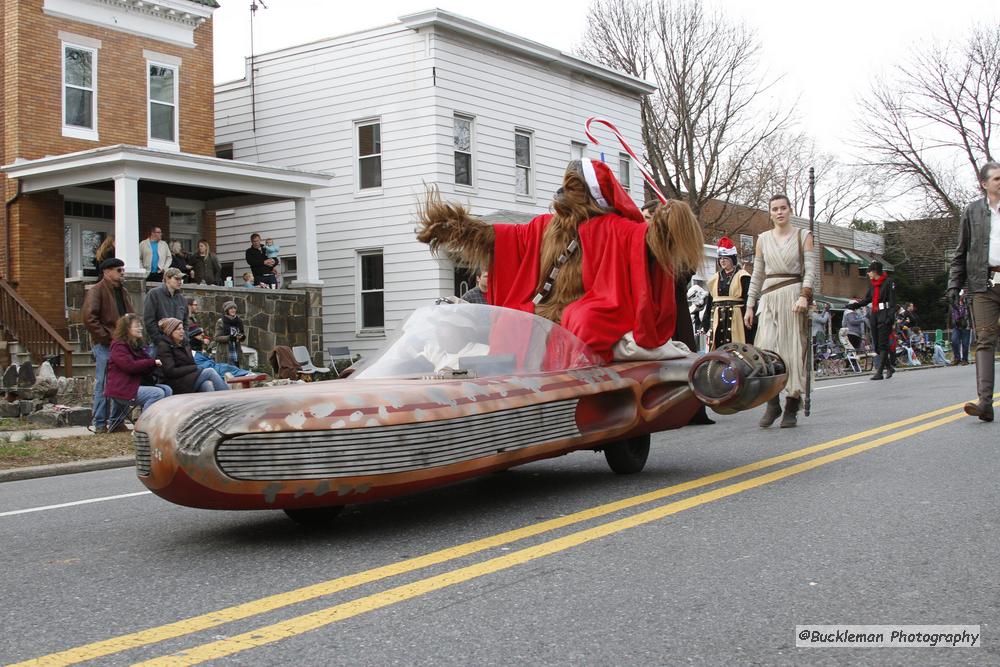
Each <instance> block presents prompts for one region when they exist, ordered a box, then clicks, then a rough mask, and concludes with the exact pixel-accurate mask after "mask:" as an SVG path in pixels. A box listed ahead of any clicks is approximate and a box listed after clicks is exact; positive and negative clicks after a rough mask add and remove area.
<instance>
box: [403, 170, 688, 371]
mask: <svg viewBox="0 0 1000 667" xmlns="http://www.w3.org/2000/svg"><path fill="white" fill-rule="evenodd" d="M553 207H554V209H555V211H556V213H555V215H541V216H538V217H536V218H535V219H533V220H532V221H531V222H529V223H527V224H525V225H502V224H498V225H495V226H491V225H489V224H487V223H485V222H482V221H480V220H476V219H474V218H471V217H469V216H468V215H467V214H466V212H465V210H464V209H463V208H462V207H460V206H456V205H453V204H448V203H444V202H441V201H440V199H439V197H438V196H437V194H436V193H434V192H432V193H430V195H429V196H428V200H427V202H426V204H425V206H424V208H423V210H422V211H421V219H420V225H421V226H420V228H419V229H418V235H417V239H418V240H420V241H422V242H424V243H428V244H430V246H431V249H432V251H435V252H438V251H444V252H446V253H447V254H449V255H450V256H452V257H453V258H455V259H456V260H457V261H458V262H460V263H462V264H465V265H467V266H479V267H484V266H488V267H489V272H490V290H489V292H487V296H488V298H489V302H490V304H493V305H498V306H505V307H508V308H514V309H517V310H522V311H526V312H530V313H535V314H537V315H540V316H542V317H545V318H547V319H550V320H552V321H554V322H557V323H559V324H561V325H562V326H563V327H564V328H566V329H568V330H569V331H570V332H572V333H573V334H574V335H576V336H577V337H578V338H579V339H580V340H582V341H583V342H585V343H587V344H588V345H589V346H590V347H591V348H592V349H593V350H594V352H595V353H597V354H598V355H600V356H601V357H602V358H603V359H604V360H605V361H610V360H611V359H612V358H615V356H616V355H615V351H616V350H619V354H620V351H621V350H625V349H627V350H628V351H629V352H630V353H635V352H638V355H637V356H632V357H630V358H647V359H648V358H667V357H670V356H675V357H676V356H683V355H684V354H686V353H687V352H688V350H687V349H686V348H684V346H674V345H673V344H668V342H669V341H670V340H671V337H672V336H673V335H674V332H675V326H676V323H677V321H676V318H677V300H676V294H677V285H676V283H675V281H674V277H673V276H674V274H675V273H683V272H685V271H688V270H693V268H696V267H697V263H698V262H700V250H701V242H702V238H701V229H700V227H699V226H698V223H697V220H695V219H694V216H693V215H692V214H691V212H690V209H688V208H687V206H686V205H685V204H683V203H682V202H676V201H675V202H668V203H667V204H666V205H664V206H662V207H661V211H659V212H658V213H657V214H656V217H655V218H654V220H653V222H652V223H649V224H647V223H646V222H644V221H643V219H642V214H641V213H640V212H639V210H638V208H636V206H635V204H634V203H633V202H632V200H631V198H630V197H629V196H628V194H627V193H626V192H625V191H624V190H623V189H622V187H621V185H620V184H619V183H618V181H617V180H616V179H615V177H614V175H613V174H612V173H611V170H610V169H609V168H608V166H607V165H605V164H604V163H601V162H595V161H592V160H588V159H583V160H574V161H572V162H570V164H569V166H568V167H567V169H566V173H565V175H564V177H563V187H562V188H561V189H560V191H559V192H558V193H557V194H556V197H555V200H554V202H553ZM675 239H689V240H691V241H689V242H688V243H687V244H686V246H685V247H686V248H687V250H685V251H684V252H682V253H675V252H674V249H675V248H676V247H677V241H676V240H675ZM574 242H576V243H575V244H574ZM577 245H578V247H577ZM678 255H684V256H683V257H678ZM629 334H631V336H630V335H629ZM636 348H640V349H638V350H636ZM641 355H645V356H641Z"/></svg>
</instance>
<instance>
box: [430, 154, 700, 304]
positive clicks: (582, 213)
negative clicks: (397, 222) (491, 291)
mask: <svg viewBox="0 0 1000 667" xmlns="http://www.w3.org/2000/svg"><path fill="white" fill-rule="evenodd" d="M595 194H596V195H597V197H600V201H599V200H598V198H596V197H595ZM615 207H617V208H615ZM552 210H553V211H554V215H553V216H552V219H551V220H550V221H549V223H548V225H547V226H546V227H545V231H544V233H543V237H542V243H541V247H540V252H539V255H538V259H537V261H538V269H539V272H538V284H537V285H536V292H539V293H541V292H542V291H543V288H544V284H545V282H546V279H547V278H548V276H549V275H550V273H551V271H552V269H553V268H554V267H555V266H556V264H557V261H558V259H559V256H560V255H562V254H563V253H565V251H566V249H567V248H568V247H569V245H570V243H571V242H572V241H574V240H578V239H579V227H580V225H581V224H583V223H584V222H586V221H587V220H590V219H592V218H595V217H599V216H603V215H607V214H608V213H614V214H617V215H619V216H622V219H621V220H620V223H621V224H643V223H642V222H641V220H642V215H641V214H640V213H639V211H638V209H637V208H636V207H635V204H634V203H633V202H632V201H631V199H630V198H628V195H627V194H626V193H625V192H624V190H622V188H621V186H620V185H619V184H618V182H617V181H616V180H615V178H614V176H613V175H612V174H611V173H610V170H609V169H608V167H607V165H604V164H603V163H594V162H591V161H589V160H586V161H585V160H573V161H571V162H570V163H569V164H568V165H567V168H566V172H565V173H564V174H563V185H562V187H561V188H560V189H559V190H558V192H556V195H555V197H554V198H553V201H552ZM495 238H496V237H495V233H494V229H493V227H492V226H491V225H490V224H488V223H486V222H483V221H482V220H479V219H477V218H474V217H472V216H471V215H469V213H468V211H467V210H466V209H465V208H464V207H463V206H461V205H460V204H453V203H449V202H444V201H442V199H441V196H440V194H439V192H438V191H437V189H436V188H429V189H428V192H427V198H426V199H425V200H424V202H423V203H422V204H421V206H420V210H419V211H418V226H417V240H418V241H420V242H422V243H427V244H428V245H430V247H431V251H432V252H434V253H435V254H437V255H445V256H447V257H449V258H450V259H452V260H453V261H455V262H456V263H457V264H459V265H462V266H467V267H483V268H485V267H488V266H490V264H491V262H492V261H493V249H494V241H495ZM645 238H646V247H647V254H648V255H649V256H650V257H652V258H653V259H654V260H655V261H656V262H657V263H659V264H660V266H661V267H663V268H664V269H665V270H666V271H668V272H670V273H671V274H672V275H684V274H687V273H693V272H695V271H696V270H697V269H698V268H699V267H700V265H701V261H702V252H703V243H704V238H703V236H702V233H701V227H700V226H699V224H698V221H697V220H696V219H695V217H694V215H693V214H692V212H691V209H690V208H689V207H688V206H687V204H685V203H683V202H679V201H670V202H667V203H666V204H665V205H663V206H660V207H659V209H658V210H657V211H656V214H655V215H654V216H653V219H652V221H650V223H649V224H648V227H647V230H646V234H645ZM584 252H587V249H586V248H583V249H581V250H580V251H578V252H574V253H572V254H570V255H569V258H568V259H567V260H566V262H565V263H564V264H562V265H561V266H560V267H559V272H558V275H557V276H556V277H555V279H554V280H553V281H552V287H551V289H550V290H548V291H547V293H545V294H544V295H543V298H542V300H541V302H540V303H537V304H536V305H535V307H534V312H535V314H537V315H540V316H542V317H545V318H547V319H550V320H552V321H554V322H559V321H560V319H561V317H562V312H563V310H564V309H565V308H566V306H568V305H569V304H570V303H573V302H574V301H576V300H577V299H579V298H580V297H581V296H582V294H583V274H582V255H583V253H584Z"/></svg>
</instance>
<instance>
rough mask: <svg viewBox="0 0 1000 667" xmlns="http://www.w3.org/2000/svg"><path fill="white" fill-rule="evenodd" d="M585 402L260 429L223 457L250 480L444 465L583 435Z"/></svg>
mask: <svg viewBox="0 0 1000 667" xmlns="http://www.w3.org/2000/svg"><path fill="white" fill-rule="evenodd" d="M576 405H577V399H568V400H564V401H555V402H552V403H545V404H542V405H531V406H525V407H521V408H512V409H509V410H502V411H498V412H490V413H485V414H479V415H470V416H467V417H459V418H455V419H443V420H440V421H433V422H422V423H419V424H398V425H393V426H370V427H363V428H352V429H336V430H330V431H302V432H287V431H285V432H275V433H253V434H247V435H239V436H236V437H233V438H229V439H227V440H224V441H222V442H221V443H219V445H218V447H217V449H216V454H215V455H216V460H217V461H218V464H219V468H220V469H221V470H222V471H223V472H224V473H225V474H226V475H228V476H230V477H232V478H235V479H245V480H279V479H323V478H327V477H354V476H360V475H380V474H385V473H394V472H406V471H410V470H419V469H422V468H432V467H437V466H444V465H449V464H453V463H460V462H463V461H470V460H473V459H477V458H481V457H483V456H489V455H491V454H496V453H498V452H506V451H512V450H518V449H524V448H525V447H532V446H535V445H542V444H546V443H549V442H554V441H557V440H562V439H565V438H572V437H575V436H579V435H580V431H579V429H577V427H576V418H575V415H576Z"/></svg>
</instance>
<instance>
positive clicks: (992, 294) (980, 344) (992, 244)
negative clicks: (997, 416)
mask: <svg viewBox="0 0 1000 667" xmlns="http://www.w3.org/2000/svg"><path fill="white" fill-rule="evenodd" d="M979 184H980V186H982V188H983V190H984V191H985V193H986V196H985V197H983V198H981V199H977V200H975V201H974V202H972V203H970V204H969V205H968V206H966V207H965V210H964V211H962V219H961V224H960V226H959V232H958V247H956V248H955V257H954V258H953V259H952V260H951V273H950V276H949V278H948V298H949V299H950V300H951V302H952V303H954V302H955V301H957V300H958V292H959V290H960V289H961V288H962V286H963V285H968V291H969V292H971V293H972V318H973V320H974V322H975V326H976V390H977V392H978V394H979V400H978V401H976V402H974V403H966V404H965V412H966V414H968V415H971V416H973V417H979V418H980V419H981V420H983V421H986V422H991V421H993V378H994V367H993V359H994V354H995V352H996V346H997V337H998V333H1000V331H998V326H997V320H998V319H1000V163H998V162H987V163H986V164H984V165H983V166H982V167H981V168H980V169H979Z"/></svg>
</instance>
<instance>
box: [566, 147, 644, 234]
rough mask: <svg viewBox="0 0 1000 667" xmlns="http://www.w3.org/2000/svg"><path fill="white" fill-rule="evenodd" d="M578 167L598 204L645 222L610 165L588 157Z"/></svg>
mask: <svg viewBox="0 0 1000 667" xmlns="http://www.w3.org/2000/svg"><path fill="white" fill-rule="evenodd" d="M580 167H581V170H582V171H583V179H584V180H585V181H586V182H587V187H588V188H590V194H591V196H592V197H593V198H594V201H596V202H597V205H598V206H601V207H603V208H611V209H615V210H616V211H618V212H619V213H621V215H622V216H623V217H626V218H630V219H632V220H635V221H636V222H645V221H644V220H643V217H642V213H640V212H639V209H638V208H637V207H636V205H635V202H634V201H632V198H631V197H630V196H629V194H628V193H627V192H625V189H624V188H623V187H622V185H621V183H619V182H618V179H617V178H615V175H614V174H613V173H611V167H609V166H608V165H606V164H605V163H603V162H598V161H597V160H591V159H590V158H583V159H581V160H580Z"/></svg>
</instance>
